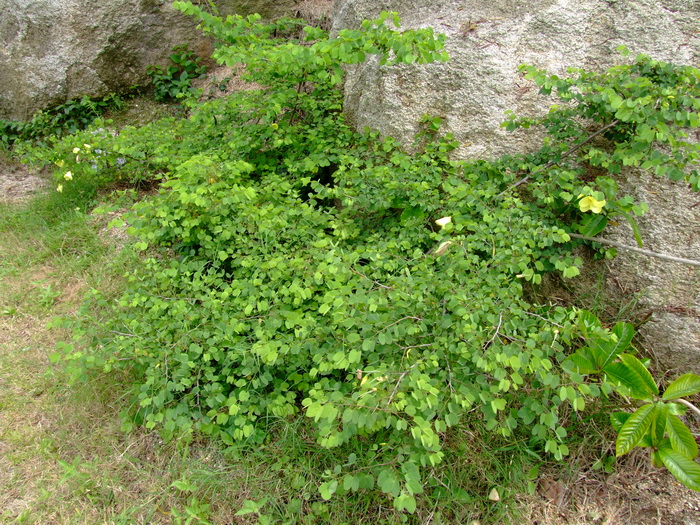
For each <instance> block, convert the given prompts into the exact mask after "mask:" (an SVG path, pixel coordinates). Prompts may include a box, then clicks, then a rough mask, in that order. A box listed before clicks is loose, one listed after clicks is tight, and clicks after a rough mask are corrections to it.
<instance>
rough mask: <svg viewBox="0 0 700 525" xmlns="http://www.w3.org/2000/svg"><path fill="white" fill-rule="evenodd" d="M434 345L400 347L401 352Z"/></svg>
mask: <svg viewBox="0 0 700 525" xmlns="http://www.w3.org/2000/svg"><path fill="white" fill-rule="evenodd" d="M433 344H434V343H425V344H422V345H413V346H402V347H401V350H410V349H411V348H424V347H426V346H433Z"/></svg>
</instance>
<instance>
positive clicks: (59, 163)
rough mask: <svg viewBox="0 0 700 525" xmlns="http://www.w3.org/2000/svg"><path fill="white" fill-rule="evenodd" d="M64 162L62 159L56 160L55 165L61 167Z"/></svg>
mask: <svg viewBox="0 0 700 525" xmlns="http://www.w3.org/2000/svg"><path fill="white" fill-rule="evenodd" d="M64 164H65V162H63V159H61V160H57V161H56V166H58V167H59V168H62V167H63V165H64Z"/></svg>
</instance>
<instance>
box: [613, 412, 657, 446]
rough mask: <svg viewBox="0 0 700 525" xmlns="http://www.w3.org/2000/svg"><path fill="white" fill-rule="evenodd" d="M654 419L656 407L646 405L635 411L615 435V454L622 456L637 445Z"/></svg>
mask: <svg viewBox="0 0 700 525" xmlns="http://www.w3.org/2000/svg"><path fill="white" fill-rule="evenodd" d="M654 417H656V405H652V404H648V405H644V406H642V407H640V408H638V409H637V411H636V412H634V413H633V414H632V415H630V417H628V418H627V421H625V423H624V424H623V425H622V427H621V428H620V430H619V432H618V433H617V440H616V442H615V454H616V455H617V456H623V455H624V454H627V453H628V452H629V451H630V450H632V449H633V448H634V447H635V446H637V445H638V444H639V442H640V441H641V440H642V438H643V437H644V435H645V434H646V433H647V430H649V427H650V426H651V423H652V421H653V420H654Z"/></svg>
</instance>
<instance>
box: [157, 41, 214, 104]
mask: <svg viewBox="0 0 700 525" xmlns="http://www.w3.org/2000/svg"><path fill="white" fill-rule="evenodd" d="M169 59H170V62H172V65H170V66H167V67H163V66H149V67H148V69H147V70H146V72H147V73H148V74H149V75H150V77H151V79H152V82H153V94H154V97H155V99H156V100H158V101H161V102H164V101H168V100H172V99H175V98H177V97H178V96H181V95H186V94H188V93H191V92H192V89H193V88H192V80H194V79H196V78H199V77H201V76H202V75H204V74H205V73H206V72H207V66H205V65H203V64H201V63H200V62H201V58H200V57H198V56H197V55H195V54H194V53H193V52H192V51H191V50H189V49H188V48H187V46H185V45H181V46H175V47H174V48H173V52H172V54H171V55H170V56H169Z"/></svg>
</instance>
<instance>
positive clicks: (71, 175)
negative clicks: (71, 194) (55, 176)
mask: <svg viewBox="0 0 700 525" xmlns="http://www.w3.org/2000/svg"><path fill="white" fill-rule="evenodd" d="M63 178H64V179H66V180H73V174H72V173H71V172H70V171H67V172H66V174H65V175H64V176H63Z"/></svg>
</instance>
